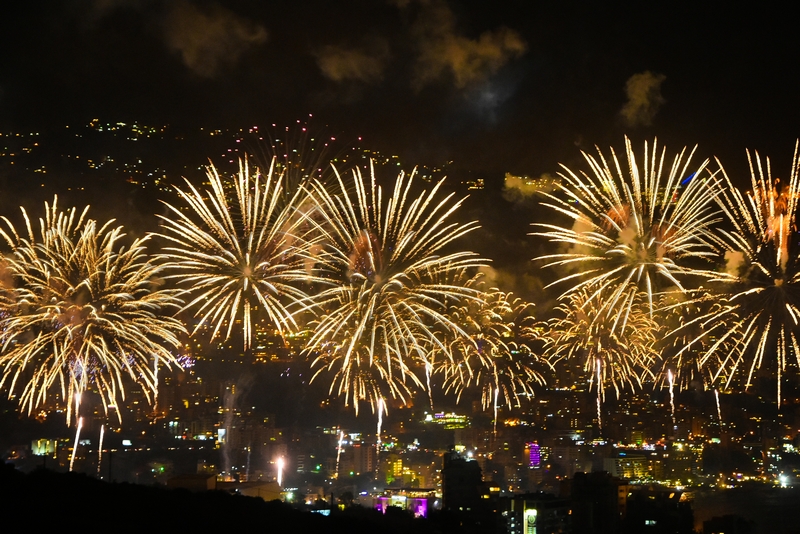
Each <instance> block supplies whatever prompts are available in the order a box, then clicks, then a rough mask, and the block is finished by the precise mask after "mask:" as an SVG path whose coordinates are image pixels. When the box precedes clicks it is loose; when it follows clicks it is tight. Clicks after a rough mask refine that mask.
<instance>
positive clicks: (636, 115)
mask: <svg viewBox="0 0 800 534" xmlns="http://www.w3.org/2000/svg"><path fill="white" fill-rule="evenodd" d="M666 79H667V77H666V76H664V75H663V74H656V73H652V72H650V71H649V70H647V71H644V72H640V73H639V74H634V75H633V76H631V77H630V78H628V81H627V82H626V83H625V94H626V95H627V96H628V101H627V102H626V103H625V105H624V106H622V109H621V110H620V115H622V119H623V120H624V121H625V124H626V125H627V126H629V127H636V126H649V125H651V124H652V123H653V119H654V118H655V116H656V113H658V110H659V108H660V107H661V105H662V104H663V103H664V97H663V96H661V84H662V83H663V82H664V80H666Z"/></svg>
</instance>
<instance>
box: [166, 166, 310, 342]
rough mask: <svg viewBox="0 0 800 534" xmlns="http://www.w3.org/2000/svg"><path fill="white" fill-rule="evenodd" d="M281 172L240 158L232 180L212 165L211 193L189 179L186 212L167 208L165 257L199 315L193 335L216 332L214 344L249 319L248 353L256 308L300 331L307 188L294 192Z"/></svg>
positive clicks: (183, 196)
mask: <svg viewBox="0 0 800 534" xmlns="http://www.w3.org/2000/svg"><path fill="white" fill-rule="evenodd" d="M273 163H274V160H273ZM274 171H275V169H274V165H273V166H271V167H270V169H269V172H268V173H267V174H266V175H263V174H261V172H259V171H258V169H253V170H251V169H250V167H249V166H248V164H247V161H246V160H245V161H240V162H239V173H238V175H237V176H236V178H235V179H233V180H231V181H227V180H224V179H223V178H222V177H221V176H220V175H219V173H218V172H217V170H216V168H214V166H213V165H212V166H209V167H208V170H207V176H208V182H209V184H210V186H211V189H210V190H208V191H201V190H198V189H197V188H195V187H194V186H193V185H192V184H191V183H189V181H188V180H187V181H186V186H187V190H185V191H184V190H181V189H177V191H178V195H179V196H180V198H181V200H183V202H184V204H185V206H186V208H188V209H187V210H186V211H184V210H183V209H181V208H179V207H176V206H173V205H171V204H166V206H167V208H168V209H169V212H170V216H162V217H161V219H162V234H161V237H163V238H165V239H167V240H168V241H169V242H170V243H171V245H170V246H168V247H165V248H164V252H163V253H162V256H161V258H162V260H163V262H164V264H165V265H166V267H167V268H168V270H169V272H170V274H169V275H168V278H172V279H175V280H177V281H178V283H179V284H181V285H183V286H185V287H186V288H187V292H188V293H189V295H190V298H189V299H188V300H189V302H188V304H187V305H186V307H185V308H184V309H192V310H193V311H194V313H195V317H196V318H199V321H198V324H197V326H196V327H195V328H194V331H193V332H192V334H193V335H194V334H195V333H196V332H197V331H198V330H200V329H201V328H205V327H209V328H211V338H212V339H213V338H216V337H217V336H222V335H223V331H224V337H225V339H228V338H229V337H230V336H231V332H232V330H233V327H234V325H235V324H236V323H237V321H241V323H242V325H243V337H244V348H245V350H247V349H248V348H249V346H250V344H251V340H252V334H253V333H252V324H253V314H254V313H255V312H256V310H263V312H265V313H266V315H267V316H268V317H269V319H270V321H271V322H272V323H273V324H274V325H275V326H276V328H278V329H280V330H281V331H287V330H292V329H294V328H295V327H296V323H295V320H294V317H293V314H292V312H291V311H290V306H291V304H293V303H296V302H298V301H300V300H302V299H304V298H305V297H306V294H305V293H304V292H303V290H302V288H301V287H302V284H304V283H308V282H309V281H311V278H310V276H309V274H308V273H307V272H306V269H305V259H304V255H303V247H302V246H301V245H306V244H308V243H307V242H306V241H305V237H307V235H308V234H307V232H306V231H305V230H304V223H303V221H304V217H303V215H302V199H303V196H302V194H301V189H300V188H298V189H296V190H295V191H294V192H292V193H288V194H287V192H286V191H285V190H284V187H283V176H282V174H280V173H278V172H274ZM226 325H227V326H226Z"/></svg>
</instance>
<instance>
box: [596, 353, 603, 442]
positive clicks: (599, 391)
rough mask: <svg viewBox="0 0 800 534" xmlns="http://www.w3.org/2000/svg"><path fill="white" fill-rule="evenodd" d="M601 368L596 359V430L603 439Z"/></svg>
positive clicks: (598, 359)
mask: <svg viewBox="0 0 800 534" xmlns="http://www.w3.org/2000/svg"><path fill="white" fill-rule="evenodd" d="M602 373H603V367H602V364H601V363H600V358H597V429H598V430H599V431H600V436H599V437H603V412H602V404H603V388H601V387H600V380H602V377H603V374H602Z"/></svg>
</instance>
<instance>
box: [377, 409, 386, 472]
mask: <svg viewBox="0 0 800 534" xmlns="http://www.w3.org/2000/svg"><path fill="white" fill-rule="evenodd" d="M385 409H386V408H385V401H384V400H383V397H381V398H380V399H378V429H377V432H376V433H375V436H376V438H375V476H377V475H378V465H379V462H378V455H380V453H381V432H382V431H383V411H384V410H385Z"/></svg>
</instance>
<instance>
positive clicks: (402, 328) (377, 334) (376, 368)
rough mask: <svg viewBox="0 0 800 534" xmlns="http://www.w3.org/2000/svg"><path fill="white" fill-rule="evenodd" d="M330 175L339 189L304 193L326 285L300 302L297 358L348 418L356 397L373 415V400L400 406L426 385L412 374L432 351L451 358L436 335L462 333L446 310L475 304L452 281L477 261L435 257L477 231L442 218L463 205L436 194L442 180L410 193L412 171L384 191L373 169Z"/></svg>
mask: <svg viewBox="0 0 800 534" xmlns="http://www.w3.org/2000/svg"><path fill="white" fill-rule="evenodd" d="M336 179H337V184H338V187H337V185H334V186H332V187H331V186H326V185H325V184H323V183H321V182H319V181H314V182H312V183H311V187H310V191H309V194H310V195H311V197H312V198H313V201H314V203H315V205H316V207H317V210H316V212H315V213H314V215H313V217H309V220H311V221H314V223H315V224H316V227H317V230H318V231H319V233H320V234H321V235H322V239H321V241H320V247H319V250H318V254H317V261H316V264H317V266H318V267H319V269H320V271H321V272H320V275H319V276H320V277H321V278H323V279H326V280H328V281H329V282H331V281H332V282H334V283H335V285H333V286H332V287H328V288H323V289H322V291H321V292H320V293H319V294H318V295H315V296H314V297H310V298H309V300H308V302H307V305H306V307H307V309H309V310H314V311H316V312H317V313H319V319H318V320H317V321H316V322H315V324H314V331H313V333H312V335H311V338H310V340H309V342H308V344H307V348H306V354H308V355H310V356H312V357H313V358H314V360H313V362H312V365H313V366H314V367H317V371H316V373H315V375H314V377H313V379H316V378H318V377H319V376H320V375H321V374H322V373H327V374H332V380H331V386H330V391H331V393H333V392H336V394H338V395H340V396H343V397H344V400H345V404H347V405H350V404H352V405H353V406H354V408H355V410H356V412H357V411H358V405H359V403H360V402H361V401H366V402H367V403H368V404H369V405H370V406H371V408H372V410H373V411H375V409H376V405H377V403H378V400H379V399H388V398H389V397H390V396H391V398H395V399H399V400H400V401H402V402H405V401H406V399H407V398H408V397H409V396H410V395H411V391H412V388H424V387H425V385H424V379H422V378H421V377H420V376H421V375H423V374H424V372H425V370H426V369H427V364H428V363H429V362H430V354H432V353H433V351H434V349H436V350H439V351H440V352H441V353H442V354H444V357H446V358H451V357H452V355H450V354H449V352H448V350H447V347H446V346H445V345H444V344H443V343H442V342H441V341H440V339H439V337H438V336H439V334H440V332H442V331H447V332H456V333H458V334H459V335H464V334H463V331H462V330H461V328H460V327H459V326H458V325H457V324H455V323H453V322H452V321H451V320H450V318H449V317H448V316H447V313H446V312H447V306H448V304H449V303H451V302H459V301H463V300H466V299H476V298H479V296H480V294H479V292H478V291H477V290H475V289H474V288H470V287H466V286H465V285H463V284H462V283H459V282H458V281H459V280H463V279H464V278H465V277H464V275H463V273H464V272H465V271H466V270H468V269H472V268H477V267H479V266H481V265H483V264H484V262H483V260H480V259H478V258H477V257H476V255H475V254H474V253H471V252H464V251H460V252H459V251H457V252H450V253H443V252H442V249H443V248H444V247H445V246H447V245H450V244H452V243H453V242H455V241H456V240H458V239H459V238H461V237H463V236H464V235H466V234H468V233H469V232H471V231H472V230H474V229H475V228H477V225H476V224H475V223H468V224H458V223H455V222H451V218H452V215H453V214H454V213H455V212H456V210H457V209H458V208H459V207H460V206H461V204H462V202H463V199H462V200H458V201H456V200H454V199H453V195H452V194H450V195H448V196H445V197H442V196H441V195H440V193H439V191H440V189H441V186H442V182H441V181H440V182H438V183H437V184H435V185H434V186H433V188H432V189H431V190H430V191H423V192H422V193H421V194H419V195H418V196H414V194H413V192H412V186H413V185H415V184H414V174H413V173H412V174H411V175H410V176H406V175H405V174H404V173H401V174H400V175H399V176H398V177H397V178H396V180H395V181H394V186H393V188H391V189H390V191H391V192H390V194H388V195H384V190H383V188H382V187H380V186H378V185H377V181H376V178H375V174H374V168H373V169H372V172H371V174H370V177H369V178H368V179H365V178H364V177H363V176H362V174H361V172H360V170H358V169H356V170H355V171H354V172H353V174H352V180H348V181H346V180H345V179H343V177H342V176H341V175H339V174H338V173H337V174H336ZM418 375H420V376H418Z"/></svg>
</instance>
